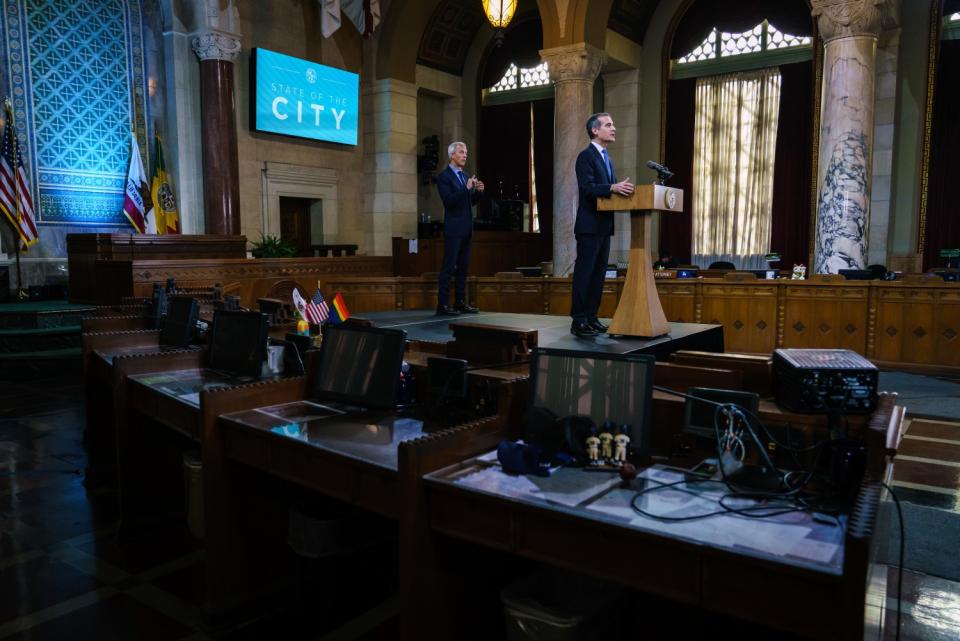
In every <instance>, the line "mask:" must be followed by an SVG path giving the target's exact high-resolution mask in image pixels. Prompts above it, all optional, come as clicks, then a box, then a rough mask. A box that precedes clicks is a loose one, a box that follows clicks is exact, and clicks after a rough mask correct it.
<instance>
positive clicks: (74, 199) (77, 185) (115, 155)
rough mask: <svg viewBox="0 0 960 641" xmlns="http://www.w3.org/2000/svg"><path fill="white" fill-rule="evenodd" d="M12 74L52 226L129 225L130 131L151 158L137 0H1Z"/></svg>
mask: <svg viewBox="0 0 960 641" xmlns="http://www.w3.org/2000/svg"><path fill="white" fill-rule="evenodd" d="M0 7H2V12H3V13H2V20H0V30H2V38H3V46H4V53H5V54H6V55H5V58H6V59H5V67H6V68H5V69H4V72H5V76H6V80H7V82H6V85H7V87H8V88H9V89H8V91H9V92H10V94H11V95H12V98H13V106H14V117H15V119H16V125H17V132H18V135H19V138H20V144H21V147H22V149H24V153H25V154H26V156H27V157H26V159H25V160H26V161H27V162H28V163H29V169H30V174H31V179H32V187H33V190H34V202H35V203H39V207H38V214H39V216H38V218H39V222H41V223H45V224H56V223H60V224H73V225H76V224H86V225H127V223H126V219H125V218H124V217H123V214H122V212H121V208H122V206H123V188H124V181H125V179H126V173H127V167H128V164H129V162H130V133H131V131H132V132H133V133H134V134H135V135H136V138H137V141H138V143H139V145H140V150H141V153H142V155H143V157H144V158H149V157H150V154H149V147H148V140H149V137H148V135H147V122H148V118H149V114H148V113H147V112H148V100H147V92H146V68H145V63H144V51H143V25H142V13H141V7H140V2H139V1H138V0H0Z"/></svg>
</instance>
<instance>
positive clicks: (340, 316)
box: [330, 292, 350, 324]
mask: <svg viewBox="0 0 960 641" xmlns="http://www.w3.org/2000/svg"><path fill="white" fill-rule="evenodd" d="M348 318H350V310H348V309H347V304H346V303H345V302H343V296H342V295H341V294H340V292H337V293H336V295H335V296H334V297H333V312H332V313H331V314H330V322H332V323H335V324H339V323H342V322H343V321H345V320H347V319H348Z"/></svg>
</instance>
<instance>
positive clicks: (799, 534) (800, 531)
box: [586, 467, 843, 564]
mask: <svg viewBox="0 0 960 641" xmlns="http://www.w3.org/2000/svg"><path fill="white" fill-rule="evenodd" d="M642 476H644V477H646V478H649V479H653V480H656V481H658V482H661V483H669V482H672V481H677V480H680V478H682V476H681V474H678V473H676V472H673V471H670V470H664V469H660V468H656V467H654V468H650V469H649V470H646V471H645V472H644V473H643V475H642ZM636 487H637V488H639V487H640V486H639V485H636ZM682 487H684V488H687V489H691V490H692V492H684V491H681V490H680V489H664V490H654V491H652V492H649V493H647V494H644V495H643V496H641V497H639V498H637V499H636V505H637V506H638V507H640V508H641V509H643V510H644V511H646V512H649V513H651V514H656V515H658V516H667V517H674V518H676V517H684V516H695V515H698V514H704V515H706V514H710V513H713V512H716V511H717V510H718V509H719V503H718V501H719V499H720V497H721V496H722V495H724V494H725V493H726V491H727V490H726V488H725V487H724V486H722V485H719V484H708V485H699V486H698V485H685V486H682ZM634 497H636V489H621V488H617V489H614V490H612V491H611V492H609V493H607V494H605V495H603V496H602V497H600V498H599V499H598V500H596V501H594V502H592V503H590V504H589V505H588V506H586V508H587V509H589V510H593V511H597V512H600V513H602V514H605V515H607V516H609V517H613V518H616V519H617V520H619V521H625V522H627V523H628V524H629V525H630V526H633V527H637V528H640V529H644V530H652V531H656V532H662V533H664V534H669V535H670V536H675V537H681V538H686V539H689V540H692V541H696V542H699V543H704V544H707V545H711V546H715V547H719V548H728V549H734V548H737V549H744V548H746V549H751V550H755V551H757V552H760V553H762V554H766V555H772V556H779V557H785V556H790V557H794V558H797V559H800V560H803V561H807V562H812V563H820V564H830V563H831V561H834V562H839V560H837V559H836V557H837V551H838V550H839V549H840V542H841V541H842V538H843V528H841V527H838V526H831V525H825V524H818V523H815V522H814V521H813V519H812V517H811V515H810V514H807V513H803V512H796V513H789V514H782V515H778V516H773V517H769V518H763V519H759V518H748V517H744V516H740V515H735V514H729V513H727V514H717V515H714V516H709V517H705V518H701V519H695V520H691V521H663V520H658V519H655V518H652V517H648V516H645V515H641V514H639V513H637V512H636V511H635V510H634V509H633V507H632V506H631V502H632V501H633V500H634ZM741 501H742V505H738V506H739V507H745V506H747V505H752V504H755V501H753V500H750V499H742V500H741ZM726 503H727V505H731V506H733V505H734V502H733V501H731V500H729V499H728V500H727V501H726Z"/></svg>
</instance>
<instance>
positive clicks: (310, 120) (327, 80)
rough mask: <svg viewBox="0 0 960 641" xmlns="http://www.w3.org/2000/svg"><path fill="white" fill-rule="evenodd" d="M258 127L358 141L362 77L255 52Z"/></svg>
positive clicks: (253, 125) (253, 81)
mask: <svg viewBox="0 0 960 641" xmlns="http://www.w3.org/2000/svg"><path fill="white" fill-rule="evenodd" d="M250 68H251V75H252V79H251V82H250V84H251V86H252V87H253V91H252V92H251V94H250V102H251V105H250V119H251V121H252V122H251V128H252V129H253V130H254V131H263V132H268V133H274V134H283V135H285V136H295V137H297V138H310V139H312V140H326V141H329V142H337V143H341V144H344V145H356V144H357V122H358V116H359V114H360V76H359V75H357V74H355V73H351V72H349V71H344V70H343V69H337V68H335V67H328V66H326V65H322V64H320V63H317V62H313V61H311V60H303V59H301V58H294V57H293V56H287V55H284V54H282V53H277V52H275V51H269V50H267V49H254V50H253V52H252V54H251V56H250Z"/></svg>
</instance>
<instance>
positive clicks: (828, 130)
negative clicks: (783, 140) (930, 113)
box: [813, 0, 893, 274]
mask: <svg viewBox="0 0 960 641" xmlns="http://www.w3.org/2000/svg"><path fill="white" fill-rule="evenodd" d="M892 4H893V2H891V0H813V15H814V16H815V17H816V18H817V26H818V27H819V30H820V34H821V36H822V37H823V39H824V56H823V88H822V94H823V95H822V99H821V114H820V149H819V156H818V157H819V164H818V176H817V185H818V190H817V232H816V245H815V247H814V265H813V273H818V274H819V273H836V272H837V270H840V269H862V268H863V267H864V266H865V265H866V260H867V238H868V230H869V224H870V188H871V171H872V170H871V166H872V161H873V134H874V98H875V90H874V76H875V67H876V55H877V37H878V35H879V32H880V28H881V24H882V22H883V20H884V18H885V17H886V16H887V15H889V14H890V13H891V5H892Z"/></svg>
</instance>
